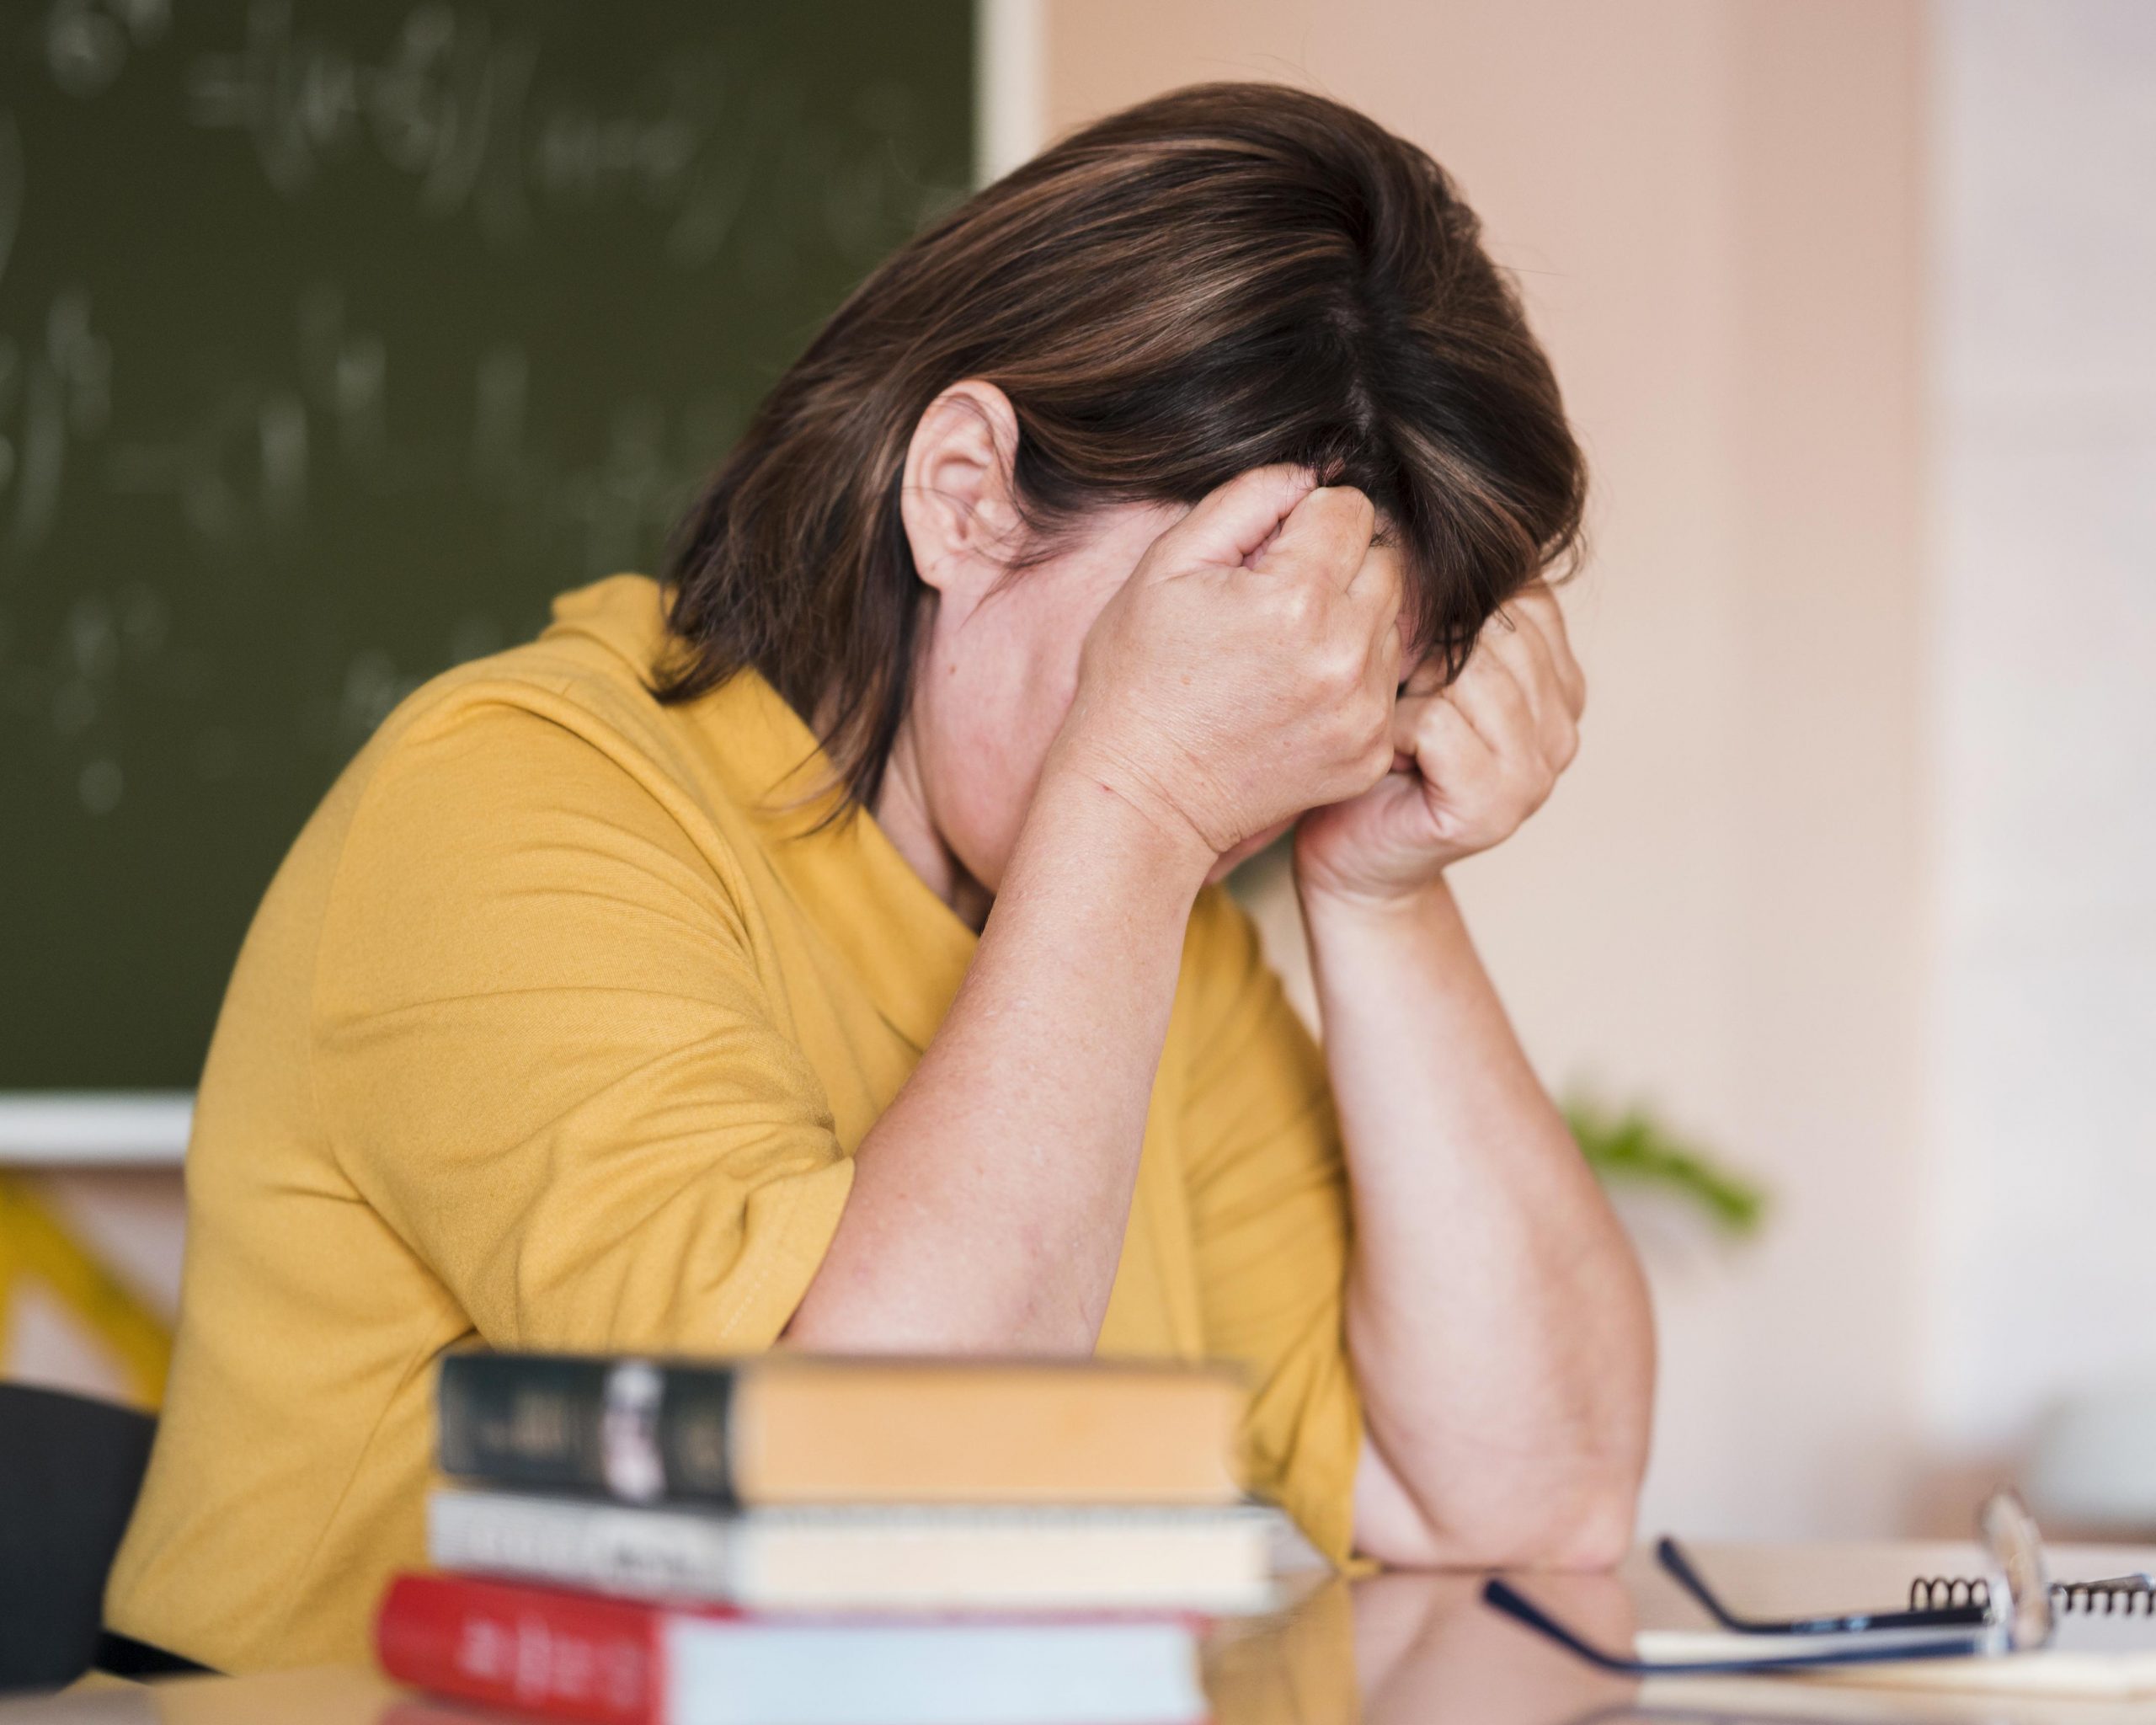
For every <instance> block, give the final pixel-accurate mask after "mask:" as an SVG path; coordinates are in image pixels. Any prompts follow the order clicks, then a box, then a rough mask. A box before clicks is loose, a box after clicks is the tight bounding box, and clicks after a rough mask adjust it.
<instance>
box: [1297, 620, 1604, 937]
mask: <svg viewBox="0 0 2156 1725" xmlns="http://www.w3.org/2000/svg"><path fill="white" fill-rule="evenodd" d="M1586 702H1587V679H1586V678H1585V676H1583V675H1582V673H1581V670H1580V666H1579V661H1578V660H1577V659H1575V658H1573V656H1572V644H1571V643H1570V642H1569V641H1568V640H1567V639H1566V635H1565V618H1564V614H1563V612H1562V611H1560V610H1559V609H1558V606H1557V597H1556V594H1554V593H1552V592H1551V591H1550V587H1549V584H1548V583H1546V582H1544V581H1536V582H1534V584H1532V585H1529V587H1527V588H1525V589H1524V590H1522V592H1521V593H1520V594H1519V595H1518V597H1517V598H1515V599H1513V600H1512V601H1509V602H1508V603H1507V604H1506V606H1504V608H1503V609H1502V610H1501V611H1498V612H1497V615H1496V616H1494V617H1492V618H1491V619H1490V621H1489V622H1487V623H1486V624H1485V625H1484V626H1483V629H1482V633H1481V636H1480V638H1478V639H1477V640H1476V644H1475V651H1474V652H1473V654H1470V656H1469V659H1468V661H1467V665H1466V667H1465V669H1464V670H1462V671H1461V672H1460V676H1458V677H1457V678H1456V679H1454V681H1453V682H1452V683H1451V685H1450V686H1445V685H1444V682H1443V673H1442V670H1440V669H1439V668H1438V667H1435V666H1433V665H1427V664H1426V665H1420V666H1417V668H1416V670H1415V671H1414V672H1413V674H1412V675H1411V676H1409V678H1408V679H1407V682H1406V686H1405V688H1404V689H1403V690H1402V691H1401V695H1400V698H1399V700H1398V702H1396V705H1395V708H1394V713H1393V750H1394V755H1393V770H1392V771H1391V772H1389V773H1387V774H1386V775H1385V777H1383V778H1382V779H1380V780H1379V781H1378V782H1377V783H1376V784H1374V785H1373V786H1372V787H1371V788H1369V790H1367V791H1365V792H1364V793H1363V794H1362V795H1360V796H1359V797H1356V798H1353V799H1352V800H1350V801H1348V802H1345V803H1334V804H1329V805H1328V806H1326V807H1325V808H1322V809H1312V810H1311V811H1310V813H1309V814H1305V816H1304V817H1303V818H1302V820H1301V822H1300V823H1299V825H1298V826H1297V828H1296V832H1295V869H1296V873H1297V876H1298V878H1299V880H1300V882H1301V884H1302V889H1303V890H1304V892H1305V894H1309V893H1312V892H1315V893H1318V894H1321V895H1325V896H1327V897H1331V898H1337V899H1342V900H1351V901H1353V902H1356V903H1360V904H1365V905H1373V906H1375V905H1385V904H1388V903H1390V902H1393V901H1396V900H1402V899H1407V898H1412V897H1413V896H1414V895H1416V894H1417V893H1418V892H1419V891H1421V890H1422V889H1423V888H1425V887H1428V885H1429V884H1431V883H1432V882H1433V881H1435V880H1436V879H1438V876H1439V875H1440V874H1442V873H1444V870H1445V868H1446V867H1447V866H1448V865H1449V864H1451V863H1456V862H1458V861H1459V860H1460V858H1461V857H1471V856H1473V855H1474V854H1475V853H1476V852H1477V851H1486V850H1488V849H1489V848H1490V846H1492V845H1494V844H1497V843H1498V842H1499V841H1501V840H1503V839H1506V838H1508V837H1510V836H1511V835H1512V834H1513V831H1514V830H1517V829H1518V826H1519V824H1520V823H1521V822H1522V821H1524V820H1526V819H1527V817H1528V816H1529V815H1530V814H1533V813H1534V811H1535V810H1536V809H1540V807H1541V806H1542V804H1543V802H1544V800H1545V798H1548V796H1549V794H1550V791H1551V790H1552V789H1553V788H1555V787H1556V782H1557V778H1558V775H1559V774H1561V773H1562V772H1564V770H1565V769H1566V767H1567V766H1570V765H1571V764H1572V756H1574V755H1575V754H1576V753H1577V752H1578V750H1579V720H1580V713H1581V712H1582V709H1583V708H1584V707H1585V705H1586Z"/></svg>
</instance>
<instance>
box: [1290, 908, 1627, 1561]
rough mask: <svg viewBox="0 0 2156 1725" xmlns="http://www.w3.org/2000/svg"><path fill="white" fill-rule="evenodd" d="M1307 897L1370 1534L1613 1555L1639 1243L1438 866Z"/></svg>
mask: <svg viewBox="0 0 2156 1725" xmlns="http://www.w3.org/2000/svg"><path fill="white" fill-rule="evenodd" d="M1304 909H1305V921H1306V924H1307V927H1308V928H1309V931H1310V948H1311V954H1312V960H1313V964H1314V967H1315V977H1316V981H1317V988H1318V998H1319V1002H1320V1007H1321V1011H1322V1012H1323V1015H1324V1021H1325V1032H1326V1059H1327V1062H1328V1064H1329V1065H1330V1068H1331V1076H1332V1083H1333V1090H1334V1095H1335V1099H1336V1101H1337V1105H1338V1109H1339V1114H1340V1121H1341V1127H1342V1133H1343V1135H1344V1137H1345V1140H1346V1145H1347V1151H1348V1167H1349V1174H1350V1184H1351V1188H1352V1190H1353V1205H1354V1220H1355V1242H1356V1244H1355V1252H1354V1258H1353V1263H1352V1266H1351V1269H1350V1280H1349V1289H1348V1341H1349V1346H1350V1348H1351V1351H1352V1353H1353V1359H1354V1365H1355V1374H1356V1379H1357V1381H1358V1385H1359V1386H1360V1388H1361V1391H1362V1394H1363V1397H1364V1406H1365V1408H1366V1418H1367V1422H1368V1426H1369V1443H1368V1445H1367V1446H1366V1450H1365V1455H1364V1469H1363V1476H1364V1477H1363V1478H1362V1480H1361V1482H1359V1484H1358V1520H1357V1533H1358V1540H1359V1541H1361V1543H1362V1544H1363V1545H1364V1548H1365V1549H1367V1550H1369V1551H1371V1552H1372V1554H1373V1555H1375V1556H1379V1557H1388V1558H1390V1559H1393V1560H1395V1561H1398V1562H1423V1563H1470V1564H1483V1563H1500V1562H1505V1563H1538V1562H1539V1563H1561V1564H1577V1563H1598V1562H1609V1561H1613V1560H1614V1557H1616V1556H1617V1555H1619V1554H1620V1552H1621V1551H1622V1549H1623V1546H1624V1545H1625V1542H1626V1541H1627V1540H1628V1538H1629V1536H1630V1523H1631V1512H1632V1506H1633V1501H1634V1498H1635V1496H1636V1492H1637V1489H1638V1485H1639V1479H1640V1475H1641V1471H1642V1469H1643V1468H1644V1466H1645V1463H1646V1440H1647V1429H1648V1422H1649V1416H1650V1411H1651V1403H1652V1391H1653V1372H1654V1365H1653V1353H1654V1344H1653V1326H1652V1316H1651V1314H1650V1311H1649V1308H1648V1304H1647V1296H1646V1286H1645V1284H1644V1281H1643V1279H1642V1277H1641V1273H1640V1269H1639V1265H1638V1263H1637V1260H1636V1258H1635V1256H1634V1254H1633V1252H1632V1250H1631V1247H1630V1242H1628V1241H1627V1239H1626V1238H1625V1235H1624V1232H1623V1231H1622V1229H1621V1228H1620V1226H1619V1224H1618V1222H1617V1220H1616V1219H1615V1217H1614V1215H1613V1214H1612V1213H1611V1211H1610V1209H1609V1204H1607V1202H1606V1201H1605V1200H1604V1197H1603V1195H1602V1193H1601V1190H1600V1188H1599V1187H1598V1185H1597V1183H1596V1182H1595V1180H1594V1178H1593V1174H1592V1173H1591V1172H1590V1171H1589V1170H1588V1167H1587V1166H1586V1164H1585V1162H1583V1161H1582V1158H1581V1156H1580V1155H1579V1152H1578V1151H1577V1148H1576V1147H1575V1146H1574V1145H1573V1143H1572V1137H1571V1135H1570V1134H1569V1133H1568V1132H1567V1131H1566V1127H1565V1124H1564V1121H1563V1119H1562V1117H1561V1115H1560V1114H1558V1112H1557V1110H1556V1108H1554V1107H1553V1106H1552V1105H1551V1103H1550V1100H1549V1098H1548V1097H1547V1096H1546V1095H1545V1093H1544V1092H1543V1090H1542V1087H1541V1085H1540V1082H1539V1081H1538V1080H1537V1079H1536V1077H1535V1076H1534V1071H1533V1069H1532V1068H1531V1067H1530V1066H1529V1064H1528V1060H1527V1058H1526V1055H1525V1054H1524V1052H1523V1050H1522V1049H1521V1048H1520V1046H1519V1044H1518V1039H1516V1038H1515V1037H1514V1036H1513V1032H1512V1029H1511V1027H1510V1025H1509V1024H1508V1023H1507V1021H1506V1017H1505V1014H1504V1010H1503V1007H1502V1005H1501V1003H1500V1002H1499V1001H1498V999H1497V994H1496V991H1494V990H1493V989H1492V986H1491V984H1490V981H1489V979H1488V977H1487V976H1486V975H1485V974H1484V972H1483V969H1482V967H1481V963H1480V962H1479V960H1478V959H1476V955H1475V952H1474V948H1473V946H1472V944H1471V943H1470V940H1469V938H1468V935H1467V931H1466V927H1465V924H1464V923H1463V922H1462V921H1461V919H1460V913H1459V911H1458V909H1457V907H1456V906H1455V905H1454V902H1453V900H1452V896H1451V894H1450V891H1449V889H1448V888H1447V887H1446V886H1445V885H1444V883H1443V881H1442V880H1440V881H1438V882H1436V883H1434V884H1432V885H1431V886H1430V887H1429V888H1428V889H1425V890H1424V891H1422V892H1421V893H1418V894H1417V895H1414V896H1413V897H1412V898H1410V899H1407V900H1401V901H1397V902H1395V903H1391V904H1388V905H1368V904H1358V903H1355V902H1353V901H1348V900H1335V899H1328V898H1326V897H1324V896H1323V895H1317V894H1313V893H1310V892H1305V905H1304Z"/></svg>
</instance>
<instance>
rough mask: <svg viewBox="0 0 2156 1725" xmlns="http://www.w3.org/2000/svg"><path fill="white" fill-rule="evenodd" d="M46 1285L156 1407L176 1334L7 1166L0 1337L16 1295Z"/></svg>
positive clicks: (1, 1205)
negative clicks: (29, 1285)
mask: <svg viewBox="0 0 2156 1725" xmlns="http://www.w3.org/2000/svg"><path fill="white" fill-rule="evenodd" d="M29 1281H35V1282H39V1283H42V1284H44V1286H45V1288H46V1289H47V1290H49V1291H50V1292H51V1294H52V1295H53V1297H54V1298H55V1299H56V1300H58V1301H59V1302H60V1304H61V1306H62V1307H63V1308H65V1309H66V1310H67V1311H68V1312H69V1313H70V1314H71V1315H72V1316H73V1317H74V1318H75V1319H76V1320H77V1322H80V1323H81V1324H82V1326H83V1328H84V1329H85V1330H87V1331H88V1332H89V1333H90V1334H91V1335H92V1336H93V1338H96V1340H97V1341H98V1342H99V1343H102V1344H103V1346H104V1348H106V1349H107V1350H108V1351H109V1353H110V1354H111V1355H112V1357H113V1358H114V1359H115V1361H117V1362H118V1364H119V1365H120V1369H121V1370H122V1371H123V1372H125V1375H126V1378H127V1383H128V1387H129V1389H130V1390H131V1391H132V1392H133V1394H134V1396H135V1398H136V1400H137V1401H138V1402H141V1404H142V1405H143V1406H144V1407H151V1408H154V1407H157V1406H158V1405H159V1404H160V1403H162V1402H163V1400H164V1394H165V1373H166V1371H167V1370H168V1368H169V1366H170V1365H171V1364H172V1332H171V1331H170V1330H169V1329H168V1328H167V1327H166V1326H165V1324H164V1323H163V1321H162V1320H161V1319H160V1318H159V1317H158V1316H157V1314H156V1313H155V1312H153V1311H151V1310H150V1308H149V1307H148V1306H146V1305H145V1304H144V1303H143V1302H142V1300H141V1299H140V1298H139V1297H137V1295H136V1294H135V1292H134V1290H131V1288H129V1287H128V1286H127V1285H126V1284H125V1283H124V1282H122V1281H121V1280H120V1279H119V1278H118V1277H116V1276H115V1275H114V1274H112V1272H111V1271H110V1270H109V1269H107V1268H105V1267H104V1264H102V1263H99V1261H98V1258H97V1257H96V1255H95V1254H94V1253H93V1252H91V1251H90V1249H89V1248H88V1247H86V1246H85V1245H83V1242H81V1241H79V1240H77V1238H76V1237H75V1236H73V1235H72V1234H71V1233H70V1232H69V1231H67V1225H66V1224H65V1223H63V1222H62V1221H61V1220H60V1218H59V1217H58V1216H57V1215H55V1214H54V1213H53V1210H52V1209H51V1206H50V1205H49V1204H46V1203H45V1200H44V1199H41V1198H40V1197H39V1196H38V1194H36V1193H35V1191H34V1190H33V1189H32V1188H31V1187H30V1185H29V1182H27V1181H25V1180H24V1179H23V1178H21V1177H20V1176H19V1175H13V1174H8V1173H6V1172H0V1338H4V1337H5V1336H6V1335H7V1333H8V1319H9V1317H10V1316H11V1315H12V1312H13V1306H14V1300H15V1295H16V1293H17V1291H18V1290H19V1288H20V1287H21V1286H22V1284H24V1283H25V1282H29Z"/></svg>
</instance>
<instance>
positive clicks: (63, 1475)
mask: <svg viewBox="0 0 2156 1725" xmlns="http://www.w3.org/2000/svg"><path fill="white" fill-rule="evenodd" d="M156 1429H157V1422H156V1421H155V1420H153V1419H152V1418H150V1417H149V1416H148V1415H147V1414H144V1413H136V1412H135V1411H134V1410H133V1409H132V1408H128V1407H115V1406H113V1405H112V1404H111V1403H110V1402H91V1401H87V1400H85V1399H84V1398H83V1397H80V1396H69V1395H64V1394H62V1393H61V1391H57V1390H40V1389H33V1388H31V1387H30V1386H29V1385H26V1384H0V1692H4V1691H6V1690H23V1689H55V1688H57V1687H58V1686H59V1685H61V1684H64V1683H72V1681H74V1680H75V1679H76V1678H77V1677H79V1676H81V1675H82V1674H83V1672H85V1671H87V1670H88V1669H89V1667H90V1661H91V1659H92V1658H93V1657H94V1655H95V1653H96V1649H97V1641H98V1627H99V1620H100V1616H101V1614H102V1610H103V1605H104V1578H105V1572H106V1571H107V1570H109V1569H110V1568H111V1567H112V1557H113V1553H114V1552H115V1551H118V1550H119V1549H120V1534H121V1533H122V1532H123V1531H124V1530H125V1528H126V1526H127V1517H128V1514H129V1512H130V1511H131V1510H132V1509H134V1507H135V1494H136V1492H138V1491H139V1490H141V1485H142V1470H143V1469H144V1467H146V1466H147V1465H148V1463H149V1460H150V1437H151V1434H152V1433H153V1432H155V1431H156Z"/></svg>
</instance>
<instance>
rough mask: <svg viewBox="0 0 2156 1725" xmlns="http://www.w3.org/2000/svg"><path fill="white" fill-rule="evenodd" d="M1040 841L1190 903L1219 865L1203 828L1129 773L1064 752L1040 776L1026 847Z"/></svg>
mask: <svg viewBox="0 0 2156 1725" xmlns="http://www.w3.org/2000/svg"><path fill="white" fill-rule="evenodd" d="M1033 836H1041V837H1043V838H1044V839H1046V840H1047V841H1049V842H1051V843H1054V844H1055V845H1057V846H1059V847H1067V848H1069V849H1070V850H1071V851H1073V852H1076V853H1078V854H1081V855H1083V856H1085V857H1088V858H1091V859H1094V860H1096V861H1097V862H1100V863H1109V864H1112V865H1114V866H1115V867H1116V868H1117V870H1118V873H1124V874H1130V873H1135V874H1138V875H1140V876H1142V877H1144V878H1145V879H1149V880H1152V881H1155V882H1157V883H1159V884H1161V885H1162V886H1163V887H1165V888H1166V889H1168V890H1170V891H1171V892H1172V893H1174V894H1176V895H1179V896H1182V897H1183V898H1186V899H1188V900H1195V899H1196V898H1197V896H1198V889H1199V888H1200V887H1201V886H1203V884H1205V876H1206V873H1207V871H1208V870H1209V869H1210V868H1212V866H1213V864H1214V862H1215V861H1217V860H1218V859H1217V857H1215V855H1214V852H1213V851H1212V850H1211V848H1210V847H1209V846H1208V845H1207V844H1206V842H1205V841H1204V839H1203V836H1201V835H1200V834H1199V833H1198V830H1197V829H1196V828H1195V827H1193V826H1192V825H1191V824H1190V823H1189V822H1188V821H1187V820H1184V819H1183V818H1182V816H1181V815H1180V814H1177V813H1176V812H1175V811H1174V809H1172V808H1171V807H1168V806H1166V804H1164V803H1163V802H1162V801H1161V799H1159V798H1154V797H1151V796H1150V795H1148V794H1147V793H1146V792H1145V790H1144V789H1143V788H1142V787H1140V786H1135V785H1134V784H1132V783H1131V782H1129V779H1128V777H1126V776H1125V775H1123V774H1119V773H1117V772H1112V771H1108V770H1107V769H1106V768H1105V767H1104V766H1102V764H1101V763H1097V762H1094V761H1088V760H1086V759H1084V758H1082V757H1081V756H1077V755H1076V754H1075V753H1066V752H1065V751H1064V750H1055V751H1054V752H1052V753H1051V754H1050V755H1049V759H1048V762H1047V765H1046V766H1044V767H1043V771H1042V773H1041V777H1040V782H1039V784H1038V786H1037V787H1036V788H1035V789H1034V792H1033V803H1032V804H1031V806H1030V807H1029V808H1028V809H1027V815H1026V825H1025V831H1024V835H1023V836H1022V838H1021V843H1022V844H1023V843H1024V842H1025V841H1026V840H1027V838H1031V837H1033Z"/></svg>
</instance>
